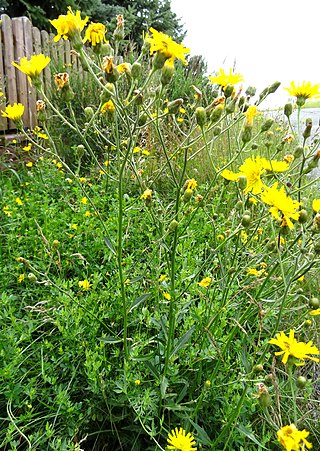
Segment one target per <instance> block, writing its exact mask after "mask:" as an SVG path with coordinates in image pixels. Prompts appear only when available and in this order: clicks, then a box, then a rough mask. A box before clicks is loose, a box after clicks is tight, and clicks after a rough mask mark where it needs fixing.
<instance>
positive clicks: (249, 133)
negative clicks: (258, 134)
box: [241, 125, 252, 144]
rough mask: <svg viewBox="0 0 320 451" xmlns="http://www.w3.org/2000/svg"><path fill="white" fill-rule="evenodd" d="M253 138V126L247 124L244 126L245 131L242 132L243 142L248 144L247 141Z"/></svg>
mask: <svg viewBox="0 0 320 451" xmlns="http://www.w3.org/2000/svg"><path fill="white" fill-rule="evenodd" d="M251 138H252V127H251V126H249V127H248V126H247V125H246V126H245V127H244V130H243V132H242V134H241V139H242V142H243V143H244V144H246V143H247V142H249V141H250V139H251Z"/></svg>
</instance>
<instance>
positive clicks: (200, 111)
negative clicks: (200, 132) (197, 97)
mask: <svg viewBox="0 0 320 451" xmlns="http://www.w3.org/2000/svg"><path fill="white" fill-rule="evenodd" d="M195 114H196V120H197V124H198V125H199V126H200V127H201V128H202V127H203V126H204V125H205V123H206V122H207V113H206V110H205V109H204V108H203V107H202V106H199V107H198V108H197V109H196V113H195Z"/></svg>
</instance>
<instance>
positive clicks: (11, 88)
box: [1, 14, 18, 129]
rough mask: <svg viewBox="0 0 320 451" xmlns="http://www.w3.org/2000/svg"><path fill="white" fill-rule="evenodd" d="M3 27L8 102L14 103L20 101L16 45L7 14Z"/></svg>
mask: <svg viewBox="0 0 320 451" xmlns="http://www.w3.org/2000/svg"><path fill="white" fill-rule="evenodd" d="M1 28H2V44H3V66H4V73H5V84H6V95H7V103H9V104H10V105H13V103H14V102H17V101H18V97H17V86H16V70H15V68H14V67H13V66H12V61H13V60H14V45H13V35H12V22H11V19H10V17H9V16H7V15H6V14H2V15H1ZM15 128H16V127H15V124H14V123H13V122H12V121H9V123H8V129H15Z"/></svg>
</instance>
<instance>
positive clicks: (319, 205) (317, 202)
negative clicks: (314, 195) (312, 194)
mask: <svg viewBox="0 0 320 451" xmlns="http://www.w3.org/2000/svg"><path fill="white" fill-rule="evenodd" d="M312 210H313V211H314V212H316V213H318V211H319V210H320V199H313V201H312Z"/></svg>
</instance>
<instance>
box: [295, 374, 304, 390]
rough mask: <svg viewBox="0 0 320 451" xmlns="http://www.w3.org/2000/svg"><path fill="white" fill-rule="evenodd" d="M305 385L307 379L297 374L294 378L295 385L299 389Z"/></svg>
mask: <svg viewBox="0 0 320 451" xmlns="http://www.w3.org/2000/svg"><path fill="white" fill-rule="evenodd" d="M306 385H307V379H306V378H305V377H304V376H299V377H298V378H297V379H296V386H297V387H298V388H300V389H303V388H304V387H305V386H306Z"/></svg>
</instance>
